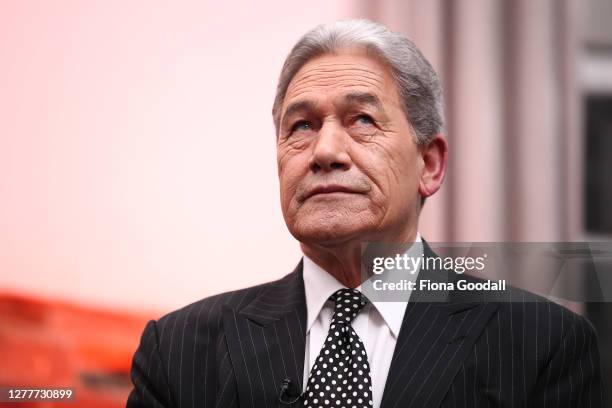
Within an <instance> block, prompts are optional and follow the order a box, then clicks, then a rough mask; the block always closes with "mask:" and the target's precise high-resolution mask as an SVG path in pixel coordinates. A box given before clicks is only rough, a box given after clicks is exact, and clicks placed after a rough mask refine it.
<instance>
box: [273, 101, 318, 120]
mask: <svg viewBox="0 0 612 408" xmlns="http://www.w3.org/2000/svg"><path fill="white" fill-rule="evenodd" d="M314 109H315V103H314V102H313V101H309V100H303V101H297V102H293V103H292V104H290V105H289V106H287V109H286V110H285V113H284V114H283V119H282V122H281V126H285V125H286V124H287V118H289V117H291V115H293V114H294V113H297V112H300V111H307V110H314Z"/></svg>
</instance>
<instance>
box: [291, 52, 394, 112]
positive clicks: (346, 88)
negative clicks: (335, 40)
mask: <svg viewBox="0 0 612 408" xmlns="http://www.w3.org/2000/svg"><path fill="white" fill-rule="evenodd" d="M355 91H359V92H367V93H371V94H374V95H376V96H378V97H379V99H380V100H381V101H383V103H384V104H393V105H398V102H399V96H398V94H397V88H396V86H395V81H394V80H393V76H392V75H391V71H390V69H389V68H388V67H387V66H386V65H385V64H383V63H382V62H380V61H379V60H378V59H376V58H374V57H372V56H368V55H367V54H366V53H365V52H364V51H360V50H343V51H341V52H337V53H334V54H324V55H321V56H318V57H315V58H313V59H311V60H309V61H308V62H306V63H305V64H304V65H303V66H302V67H301V68H300V70H299V71H298V72H297V73H296V74H295V76H294V77H293V79H292V80H291V82H290V83H289V87H288V88H287V93H286V96H285V100H284V103H283V106H284V107H286V106H287V105H288V103H290V102H292V101H295V100H298V99H300V100H301V99H312V98H321V97H322V98H325V97H327V98H332V99H335V98H336V97H338V96H340V95H343V94H346V93H350V92H355Z"/></svg>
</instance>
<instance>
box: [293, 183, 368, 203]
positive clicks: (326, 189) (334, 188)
mask: <svg viewBox="0 0 612 408" xmlns="http://www.w3.org/2000/svg"><path fill="white" fill-rule="evenodd" d="M331 193H352V194H362V192H361V191H357V190H355V189H354V188H350V187H347V186H342V185H337V184H330V185H325V186H316V187H314V188H313V189H311V190H309V191H308V193H307V194H306V195H305V197H304V200H307V199H309V198H310V197H312V196H315V195H320V194H331Z"/></svg>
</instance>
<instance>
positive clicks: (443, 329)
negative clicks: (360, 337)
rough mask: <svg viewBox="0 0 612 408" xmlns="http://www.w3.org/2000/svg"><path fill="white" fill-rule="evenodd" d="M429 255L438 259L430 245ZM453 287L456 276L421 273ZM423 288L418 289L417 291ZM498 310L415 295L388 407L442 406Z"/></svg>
mask: <svg viewBox="0 0 612 408" xmlns="http://www.w3.org/2000/svg"><path fill="white" fill-rule="evenodd" d="M424 250H425V252H426V253H427V256H435V254H434V253H433V252H432V251H431V249H430V248H429V247H428V245H427V244H426V243H425V248H424ZM423 279H429V280H431V281H438V282H448V281H454V280H456V279H457V275H456V274H455V273H453V272H450V273H448V272H439V271H421V272H420V273H419V276H418V280H423ZM417 287H418V286H417ZM496 309H497V305H496V304H495V303H484V302H480V301H474V299H473V298H461V297H457V296H455V294H454V293H449V292H443V291H436V292H430V293H427V292H422V291H418V292H414V293H413V294H412V296H411V299H410V302H409V303H408V306H407V307H406V312H405V314H404V320H403V322H402V328H401V330H400V333H399V336H398V339H397V343H396V346H395V351H394V354H393V358H392V360H391V367H390V368H389V374H388V376H387V382H386V384H385V390H384V394H383V399H382V403H381V407H382V408H393V407H402V408H405V407H406V408H407V407H419V408H431V407H438V406H440V403H441V402H442V400H443V398H444V396H445V394H446V392H447V391H448V389H449V387H450V385H451V383H452V381H453V378H454V377H455V375H456V373H457V372H458V370H459V368H460V366H461V363H462V362H463V361H464V360H465V358H466V357H467V356H468V354H469V353H470V352H471V350H472V348H473V347H474V343H475V342H476V339H477V338H478V337H479V335H480V333H481V332H482V330H483V329H484V327H485V326H486V324H487V322H488V321H489V319H490V318H491V316H492V315H493V313H494V312H495V310H496Z"/></svg>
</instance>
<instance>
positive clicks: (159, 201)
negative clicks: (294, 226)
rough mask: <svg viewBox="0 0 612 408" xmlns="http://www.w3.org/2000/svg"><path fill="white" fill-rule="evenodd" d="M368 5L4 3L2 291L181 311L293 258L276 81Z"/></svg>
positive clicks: (262, 277)
mask: <svg viewBox="0 0 612 408" xmlns="http://www.w3.org/2000/svg"><path fill="white" fill-rule="evenodd" d="M357 6H359V4H358V3H355V2H352V1H348V0H347V1H335V2H326V1H313V2H309V3H308V7H299V8H296V7H295V5H293V4H291V3H289V2H280V1H278V2H247V1H230V2H223V3H221V2H213V1H182V2H172V3H170V2H165V1H154V2H141V1H129V2H124V1H66V0H61V1H54V2H45V1H6V2H2V3H0V61H1V63H0V89H1V90H2V91H0V197H1V199H0V290H10V291H17V292H24V293H29V294H38V295H43V296H47V297H52V298H53V297H59V298H65V299H69V300H74V301H78V302H82V303H86V304H94V305H102V306H112V307H122V308H128V309H133V310H170V309H172V308H175V307H178V306H181V305H184V304H186V303H189V302H191V301H195V300H197V299H200V298H202V297H205V296H208V295H211V294H213V293H217V292H221V291H225V290H229V289H232V288H239V287H243V286H246V285H251V284H255V283H261V282H264V281H269V280H272V279H275V278H278V277H280V276H282V275H284V274H286V273H288V272H290V271H291V270H292V268H293V267H294V266H295V264H296V263H297V262H298V260H299V257H300V251H299V247H298V245H297V243H296V242H295V240H294V239H293V238H292V237H291V236H290V234H289V233H288V231H287V230H286V228H285V225H284V222H283V219H282V215H281V211H280V206H279V199H278V183H277V174H276V153H275V140H274V129H273V125H272V117H271V106H272V100H273V97H274V91H275V87H276V80H277V77H278V74H279V72H280V68H281V65H282V62H283V60H284V57H285V56H286V54H287V53H288V52H289V50H290V48H291V46H292V45H293V44H294V42H295V41H296V40H297V39H298V38H299V37H300V36H301V35H302V34H303V33H304V32H305V31H307V30H308V29H310V28H312V27H313V26H315V25H316V24H319V23H322V22H326V21H333V20H336V19H339V18H352V17H358V16H359V15H360V14H362V11H360V10H361V9H360V8H359V7H357Z"/></svg>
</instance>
